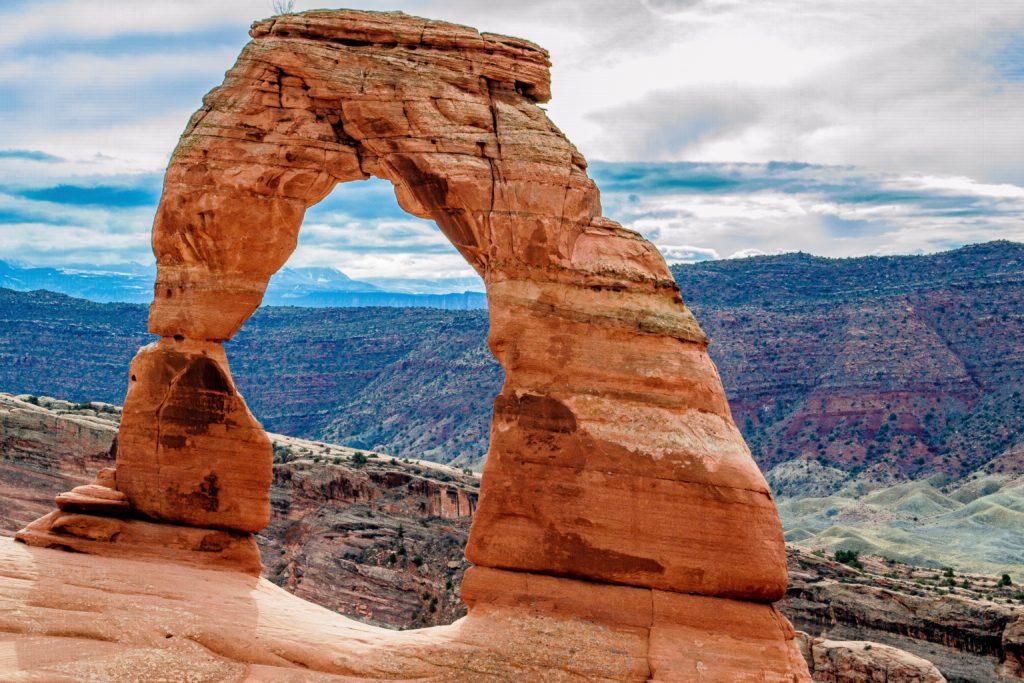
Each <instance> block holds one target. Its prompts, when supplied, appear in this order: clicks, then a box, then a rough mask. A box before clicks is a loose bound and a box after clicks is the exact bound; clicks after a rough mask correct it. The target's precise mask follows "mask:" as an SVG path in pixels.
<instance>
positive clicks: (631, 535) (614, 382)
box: [116, 12, 798, 673]
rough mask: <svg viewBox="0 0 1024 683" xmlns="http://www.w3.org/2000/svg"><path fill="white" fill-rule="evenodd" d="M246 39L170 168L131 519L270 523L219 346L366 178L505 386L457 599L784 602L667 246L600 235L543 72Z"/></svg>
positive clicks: (767, 523)
mask: <svg viewBox="0 0 1024 683" xmlns="http://www.w3.org/2000/svg"><path fill="white" fill-rule="evenodd" d="M251 34H252V37H253V41H252V42H250V43H249V44H248V45H247V46H246V48H245V49H244V51H243V52H242V54H241V56H240V57H239V59H238V61H237V63H236V64H235V66H234V67H233V68H232V69H231V70H230V71H229V72H228V73H227V75H226V78H225V80H224V83H223V85H221V86H220V87H218V88H216V89H214V90H213V91H211V92H210V93H209V94H208V95H207V96H206V97H205V98H204V103H203V107H202V108H201V109H200V110H199V111H198V112H197V113H196V114H195V115H194V116H193V117H192V119H191V121H190V122H189V124H188V126H187V128H186V130H185V133H184V134H183V136H182V138H181V142H180V143H179V145H178V147H177V149H176V150H175V152H174V155H173V158H172V160H171V163H170V165H169V167H168V169H167V174H166V179H165V184H164V192H163V196H162V198H161V201H160V206H159V209H158V212H157V216H156V221H155V225H154V229H153V249H154V252H155V254H156V256H157V262H158V268H159V270H158V275H157V280H156V285H155V295H154V301H153V305H152V307H151V310H150V318H149V328H150V331H151V332H153V333H155V334H158V335H160V337H161V339H160V341H159V342H157V343H156V344H154V345H151V346H149V347H147V348H145V349H143V350H141V351H140V352H139V354H138V356H137V357H136V359H135V360H134V361H133V364H132V371H131V372H132V382H131V385H130V388H129V392H128V396H127V399H126V404H125V411H124V419H123V423H122V426H121V432H120V437H119V439H120V446H119V452H118V462H117V478H116V484H117V488H118V489H119V490H120V491H122V492H124V493H125V494H126V495H127V497H128V500H129V501H130V503H131V505H132V508H133V509H134V510H135V511H137V512H138V513H140V514H142V515H144V516H146V517H148V518H151V519H156V520H163V521H166V522H171V523H175V524H184V525H191V526H196V527H211V528H217V529H223V530H228V531H230V532H252V531H257V530H259V529H260V528H262V527H263V526H264V525H265V524H266V521H267V519H268V515H269V502H268V489H269V482H270V478H271V452H270V445H269V442H268V441H267V438H266V436H265V435H264V434H263V431H262V429H261V428H260V426H259V424H258V423H257V422H256V421H255V420H254V419H253V418H252V416H251V415H250V414H249V412H248V410H247V409H246V408H245V405H244V401H243V400H242V399H241V397H240V396H239V395H238V392H237V391H236V390H235V388H234V385H233V383H232V382H231V379H230V371H229V369H228V365H227V360H226V358H225V356H224V354H223V349H222V348H221V342H222V341H224V340H226V339H229V338H230V337H231V336H232V335H233V334H234V333H235V332H236V331H237V330H238V329H239V327H240V326H241V325H242V324H243V323H244V321H245V320H246V318H248V316H249V315H250V314H251V313H252V312H253V311H254V310H255V309H256V308H257V306H258V305H259V303H260V301H261V299H262V296H263V293H264V290H265V288H266V286H267V282H268V280H269V278H270V276H271V275H272V274H273V273H274V272H275V271H276V270H277V269H278V268H280V267H281V266H282V265H283V264H284V262H285V260H286V259H287V258H288V256H289V255H290V254H291V252H292V250H293V249H294V248H295V244H296V238H297V235H298V231H299V227H300V224H301V222H302V218H303V214H304V212H305V210H306V209H307V208H308V207H309V206H311V205H312V204H315V203H316V202H317V201H319V200H321V199H322V198H323V197H325V196H326V195H327V194H328V193H329V192H330V190H331V189H332V188H333V187H334V186H335V185H336V184H337V183H339V182H347V181H353V180H360V179H365V178H367V177H369V176H376V177H379V178H386V179H388V180H390V181H391V182H392V183H393V184H394V186H395V190H396V194H397V196H398V200H399V203H400V204H401V206H402V207H403V208H405V209H406V210H407V211H409V212H410V213H413V214H415V215H417V216H421V217H424V218H431V219H433V220H434V221H436V222H437V224H438V225H439V226H440V228H441V230H442V231H443V232H444V234H445V235H446V236H447V237H448V238H449V239H450V240H451V242H452V243H453V244H454V245H455V247H456V248H457V249H458V250H459V251H460V252H461V253H462V255H463V256H464V257H465V258H466V260H467V261H468V262H469V263H470V264H472V265H473V267H474V268H476V270H477V271H478V272H479V273H480V275H481V276H482V277H483V279H484V282H485V283H486V287H487V296H488V302H489V309H490V322H491V326H490V337H489V344H490V347H491V349H492V351H493V352H494V354H495V356H496V357H497V359H498V361H499V362H500V363H501V365H502V366H503V367H504V370H505V375H506V380H505V384H504V386H503V388H502V390H501V393H500V395H499V396H498V397H497V399H496V402H495V411H494V420H493V424H492V428H491V446H490V451H489V455H488V458H487V461H486V465H485V471H484V475H483V482H482V492H481V498H480V503H479V508H478V511H477V514H476V518H475V521H474V524H473V529H472V533H471V537H470V541H469V546H468V548H467V551H466V554H467V557H468V558H469V559H470V560H471V561H472V562H473V563H474V564H475V565H476V566H477V569H474V570H473V571H472V572H471V573H470V575H469V578H467V584H466V586H467V593H466V595H467V596H468V601H469V602H470V603H471V604H475V603H479V602H480V601H485V602H493V603H500V602H502V601H503V600H505V601H507V600H509V599H511V598H510V597H509V596H508V592H509V591H512V592H513V593H514V592H515V590H516V589H515V588H514V587H511V586H510V585H508V584H507V581H508V579H507V578H502V579H500V580H499V579H494V578H489V577H491V574H488V572H489V571H491V570H508V571H511V572H519V573H522V574H521V575H522V576H531V575H537V574H543V575H550V576H556V577H569V578H574V579H585V580H588V581H595V582H603V583H609V584H622V585H626V586H633V587H638V588H642V589H648V590H652V591H653V592H654V594H655V596H656V595H660V594H662V593H663V592H664V594H665V595H678V594H689V595H702V596H710V597H713V598H739V599H741V600H744V601H755V602H761V603H767V602H770V601H773V600H777V599H779V598H780V597H781V596H782V595H783V593H784V591H785V586H786V568H785V550H784V544H783V539H782V532H781V527H780V524H779V520H778V516H777V513H776V510H775V506H774V503H773V501H772V498H771V495H770V492H769V490H768V487H767V485H766V483H765V480H764V478H763V477H762V475H761V473H760V472H759V471H758V469H757V466H756V465H755V464H754V462H753V460H752V458H751V457H750V453H749V451H748V449H747V448H746V446H745V444H744V442H743V439H742V437H741V435H740V433H739V431H738V430H737V429H736V427H735V425H734V424H733V421H732V418H731V415H730V411H729V406H728V403H727V402H726V398H725V394H724V391H723V389H722V385H721V382H720V380H719V377H718V374H717V372H716V370H715V368H714V365H713V364H712V362H711V360H710V358H709V357H708V355H707V343H708V340H707V338H706V337H705V335H704V333H703V332H702V331H701V329H700V327H699V325H698V324H697V322H696V320H695V319H694V317H693V316H692V314H691V313H690V311H689V310H688V309H687V308H686V306H685V305H684V304H683V302H682V300H681V298H680V295H679V291H678V289H677V287H676V285H675V283H674V281H673V279H672V276H671V274H670V272H669V270H668V268H667V266H666V264H665V262H664V260H663V258H662V257H661V255H660V254H659V253H658V251H657V250H656V249H655V248H654V246H653V245H651V244H650V243H649V242H647V241H646V240H645V239H644V238H643V237H641V236H640V235H639V234H637V233H635V232H633V231H630V230H627V229H625V228H622V227H621V226H619V225H618V224H617V223H615V222H613V221H610V220H608V219H606V218H603V217H601V207H600V200H599V193H598V190H597V188H596V186H595V185H594V183H593V182H592V181H591V180H590V178H589V177H588V176H587V174H586V162H585V160H584V159H583V157H582V156H581V155H580V154H579V152H578V151H577V150H576V149H575V148H574V147H573V146H572V145H571V144H570V143H569V142H568V141H567V140H566V139H565V137H564V136H563V135H562V134H561V132H560V131H559V130H558V129H557V128H556V127H555V126H554V125H553V124H552V123H551V122H550V121H549V120H548V118H547V116H546V115H545V113H544V111H543V110H542V109H541V108H540V107H539V106H538V105H537V103H538V102H543V101H546V100H547V99H548V96H549V75H548V66H549V62H548V56H547V53H546V52H544V51H543V50H542V49H540V48H539V47H537V46H535V45H533V44H531V43H528V42H526V41H523V40H519V39H515V38H508V37H504V36H497V35H492V34H486V33H485V34H480V33H478V32H476V31H475V30H473V29H470V28H465V27H460V26H453V25H451V24H444V23H441V22H434V21H428V20H423V19H418V18H414V17H408V16H405V15H396V14H377V13H366V12H311V13H304V14H299V15H288V16H282V17H277V18H274V19H269V20H266V21H262V22H257V23H256V24H254V25H253V28H252V31H251ZM501 576H504V574H503V573H501ZM654 601H655V602H657V598H656V597H655V598H654ZM727 602H729V603H730V604H731V601H727ZM687 604H689V603H687ZM737 604H740V603H737ZM687 609H689V608H687ZM730 609H732V608H730ZM736 609H739V608H738V607H737V608H736ZM744 609H745V608H744ZM764 609H766V610H769V611H768V612H765V614H771V615H774V616H772V617H770V618H771V619H776V620H781V617H778V616H777V613H775V612H774V611H772V610H771V608H769V607H767V606H764ZM683 611H685V610H683ZM680 613H681V612H680ZM759 614H760V613H759ZM680 618H681V617H680ZM758 618H761V617H758ZM779 623H784V620H781V621H780V622H779ZM786 628H788V624H787V625H786ZM780 633H783V634H785V633H789V634H790V635H789V636H786V635H781V636H771V637H770V638H769V640H771V639H772V638H775V639H776V640H773V641H772V642H773V643H774V644H773V645H772V647H775V645H779V646H781V645H782V644H783V641H785V639H786V638H788V637H791V631H786V629H785V628H784V629H782V631H780ZM765 652H766V653H767V652H768V650H765ZM791 652H792V649H791V648H789V646H788V645H786V647H785V648H783V649H782V650H778V649H776V650H772V653H773V654H770V655H769V654H765V655H764V656H765V657H766V660H765V661H766V662H769V663H768V664H766V667H767V669H771V670H772V671H775V672H777V673H778V672H782V671H784V670H790V669H789V668H788V667H794V666H796V667H797V668H798V665H795V664H793V662H792V661H790V660H786V658H787V657H789V656H790V655H789V654H786V653H791ZM780 653H781V654H780ZM779 657H782V658H783V659H778V658H779ZM783 660H786V661H783ZM767 669H766V670H767ZM792 670H796V669H792Z"/></svg>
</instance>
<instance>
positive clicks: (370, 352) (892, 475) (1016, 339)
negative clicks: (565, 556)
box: [0, 242, 1024, 486]
mask: <svg viewBox="0 0 1024 683" xmlns="http://www.w3.org/2000/svg"><path fill="white" fill-rule="evenodd" d="M672 271H673V273H674V275H675V277H676V279H677V281H678V282H679V285H680V288H681V290H682V293H683V298H684V299H685V300H686V301H687V303H688V304H689V305H690V306H691V307H692V308H693V309H694V311H695V312H696V314H697V318H698V320H700V322H701V324H702V325H703V326H704V329H705V330H706V331H707V332H708V334H709V335H710V337H711V339H712V344H711V347H710V351H711V355H712V358H713V359H714V360H715V362H716V364H717V365H718V368H719V371H720V373H721V376H722V380H723V382H724V384H725V388H726V391H727V393H728V396H729V400H730V403H731V405H732V410H733V415H734V416H735V418H736V422H737V424H738V425H739V427H740V429H741V430H742V431H743V434H744V436H745V438H746V439H747V443H748V444H749V445H750V448H751V450H752V452H753V454H754V457H755V459H756V460H757V461H758V463H759V464H760V465H761V466H762V468H764V469H765V470H766V471H767V470H770V469H772V468H774V467H776V466H779V465H781V464H783V463H788V462H797V463H809V464H810V465H813V466H814V467H817V468H818V470H821V468H826V469H827V470H828V472H829V473H830V477H831V478H832V479H835V480H836V482H841V481H843V480H845V478H846V477H849V476H861V475H863V476H865V477H868V478H870V479H871V480H875V481H886V482H890V483H895V482H898V481H901V480H904V479H906V478H908V477H921V476H926V475H930V474H933V473H938V472H948V473H951V474H955V475H958V476H959V475H961V474H963V473H966V472H972V471H985V472H997V473H998V472H1005V473H1007V474H1009V473H1011V472H1018V471H1024V399H1022V393H1021V392H1022V384H1024V245H1021V244H1016V243H1011V242H992V243H988V244H982V245H976V246H971V247H965V248H963V249H957V250H955V251H950V252H945V253H941V254H934V255H929V256H896V257H884V258H876V257H871V258H853V259H824V258H818V257H813V256H808V255H806V254H786V255H781V256H762V257H754V258H746V259H734V260H728V261H714V262H705V263H700V264H694V265H686V266H674V267H673V269H672ZM321 275H324V278H323V279H324V280H326V281H328V282H332V281H334V280H336V279H337V276H334V275H330V276H329V277H328V274H321ZM339 275H340V274H339ZM303 277H307V278H308V280H313V281H316V280H317V279H319V276H318V275H317V274H316V273H308V274H307V275H304V276H303ZM284 282H285V283H287V282H289V280H288V279H287V278H285V279H284ZM307 282H308V281H307ZM295 286H297V287H299V291H302V292H305V291H306V290H305V289H304V288H305V287H308V286H309V285H308V284H303V283H302V282H300V283H298V284H296V285H295ZM327 287H328V288H327V291H335V290H333V289H331V287H334V285H327ZM279 291H283V292H287V291H288V288H287V286H284V287H283V289H282V290H279ZM363 293H365V294H372V293H373V292H366V291H364V292H363ZM303 296H307V295H306V294H303ZM145 318H146V308H145V307H144V306H141V305H135V304H131V305H129V304H97V303H92V302H88V301H83V300H81V299H73V298H70V297H67V296H62V295H59V294H51V293H48V292H30V293H25V292H14V291H10V290H0V391H7V392H12V393H22V392H28V393H34V394H45V395H50V396H59V397H62V398H68V399H72V400H78V401H86V400H103V401H108V402H111V403H120V402H121V401H122V400H123V396H124V391H125V384H126V368H127V367H128V361H129V360H130V358H131V356H132V354H133V353H134V352H135V350H136V349H137V348H138V347H139V346H141V345H142V344H145V343H148V342H149V341H150V340H151V339H152V338H151V337H150V336H148V335H147V334H146V331H145ZM487 324H488V323H487V315H486V312H485V311H482V310H470V311H459V310H456V311H440V310H436V309H430V308H293V307H287V308H283V307H274V306H268V307H263V308H261V309H260V310H259V311H258V312H257V313H256V315H254V316H253V318H252V320H250V321H249V322H248V323H246V325H245V327H244V328H243V329H242V331H241V332H240V333H239V334H238V335H237V337H236V338H235V340H233V341H232V342H231V343H230V344H228V356H229V357H230V359H231V364H232V368H233V371H234V373H235V376H236V379H237V382H238V384H239V387H240V388H241V389H242V391H243V392H244V394H245V395H246V398H247V399H248V401H249V404H250V406H251V407H252V409H253V412H254V413H255V414H256V415H257V417H259V418H260V420H262V421H263V423H264V425H266V426H267V428H268V429H271V430H273V431H276V432H281V433H285V434H292V435H296V436H302V437H308V438H318V439H324V440H329V441H335V442H340V443H344V444H348V445H352V446H357V447H359V448H372V449H376V450H380V451H384V452H389V453H394V454H397V455H403V456H414V457H427V458H430V459H435V460H440V461H454V462H456V463H457V464H474V463H478V462H479V461H480V459H481V458H482V456H483V454H484V453H485V451H486V444H487V438H488V419H489V417H490V413H491V402H492V400H493V397H494V396H495V395H496V394H497V392H498V390H499V388H500V386H501V382H502V373H501V369H500V368H499V367H498V365H497V363H496V362H495V361H494V359H493V357H492V356H491V354H490V351H489V350H488V349H487V345H486V337H487ZM818 470H816V471H818ZM833 470H836V471H833ZM794 471H795V472H802V471H804V470H803V465H802V464H801V465H800V469H798V470H794ZM819 478H820V477H819ZM805 485H806V484H801V486H805ZM838 485H839V484H838V483H837V486H838Z"/></svg>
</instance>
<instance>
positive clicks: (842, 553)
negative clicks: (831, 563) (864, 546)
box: [833, 550, 864, 569]
mask: <svg viewBox="0 0 1024 683" xmlns="http://www.w3.org/2000/svg"><path fill="white" fill-rule="evenodd" d="M833 557H834V559H835V561H836V562H839V563H840V564H845V565H846V566H848V567H853V568H854V569H864V565H863V564H862V563H861V561H860V552H859V551H857V550H837V551H836V553H835V555H834V556H833Z"/></svg>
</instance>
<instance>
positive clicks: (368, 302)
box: [0, 261, 487, 310]
mask: <svg viewBox="0 0 1024 683" xmlns="http://www.w3.org/2000/svg"><path fill="white" fill-rule="evenodd" d="M155 274H156V270H155V268H153V267H152V266H142V265H139V264H137V263H127V264H119V265H116V266H110V267H108V268H107V269H104V270H97V269H88V268H70V267H69V268H40V267H31V266H19V265H16V264H13V263H9V262H6V261H0V287H4V288H7V289H13V290H15V291H19V292H30V291H34V290H37V289H45V290H48V291H51V292H57V293H60V294H67V295H68V296H74V297H79V298H82V299H88V300H89V301H95V302H97V303H114V302H119V303H149V302H150V300H151V299H152V298H153V278H154V276H155ZM263 303H264V304H266V305H269V306H305V307H312V308H321V307H329V306H335V307H362V306H388V307H398V308H421V307H429V308H441V309H445V310H471V309H480V308H487V297H486V296H485V295H484V293H483V292H472V291H467V292H451V293H410V292H401V291H389V290H385V289H382V288H380V287H377V286H375V285H372V284H370V283H368V282H360V281H359V280H353V279H352V278H350V277H349V276H347V275H345V274H344V273H342V272H341V271H340V270H337V269H335V268H283V269H281V270H280V271H279V272H278V273H277V274H275V275H274V277H273V278H271V280H270V285H269V286H268V287H267V294H266V296H265V297H264V300H263Z"/></svg>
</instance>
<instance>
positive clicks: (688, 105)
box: [0, 0, 1024, 291]
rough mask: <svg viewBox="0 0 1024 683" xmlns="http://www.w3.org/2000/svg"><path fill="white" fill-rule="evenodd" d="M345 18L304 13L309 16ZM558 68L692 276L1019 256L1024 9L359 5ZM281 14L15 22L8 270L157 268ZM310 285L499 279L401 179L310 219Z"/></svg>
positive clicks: (123, 0) (802, 1) (577, 135)
mask: <svg viewBox="0 0 1024 683" xmlns="http://www.w3.org/2000/svg"><path fill="white" fill-rule="evenodd" d="M324 6H328V7H331V6H338V5H334V4H331V3H325V2H323V1H322V0H311V1H306V0H297V1H296V3H295V9H296V10H304V9H314V8H319V7H324ZM344 6H347V7H354V8H360V9H401V10H403V11H405V12H406V13H409V14H416V15H420V16H426V17H431V18H436V19H443V20H448V21H454V22H457V23H464V24H468V25H471V26H474V27H476V28H478V29H480V30H482V31H492V32H498V33H506V34H511V35H517V36H521V37H524V38H528V39H530V40H533V41H535V42H537V43H540V44H541V45H543V46H544V47H546V48H547V49H548V50H549V51H550V52H551V57H552V62H553V67H552V89H553V99H552V101H551V102H550V103H549V104H547V105H545V107H546V109H547V111H548V115H549V116H550V117H551V119H552V120H553V121H554V122H555V123H556V124H557V125H558V126H559V128H561V129H562V131H563V132H564V133H565V134H566V135H567V136H568V137H569V139H570V140H572V141H573V142H574V143H575V144H576V145H577V147H579V149H580V151H581V152H583V154H584V155H585V156H586V157H587V158H588V160H589V161H590V162H591V166H590V173H591V175H592V176H593V177H594V178H595V180H596V181H597V182H598V185H599V186H600V187H601V189H602V196H603V206H604V213H605V215H606V216H608V217H609V218H613V219H615V220H618V221H619V222H621V223H622V224H623V225H626V226H627V227H630V228H633V229H635V230H638V231H640V232H641V233H643V234H644V235H645V236H647V237H648V238H649V239H651V240H652V241H653V242H654V243H655V244H657V245H658V247H659V248H660V249H661V250H662V253H663V254H665V256H666V258H667V259H668V260H669V261H671V262H692V261H700V260H707V259H715V258H734V257H743V256H749V255H756V254H764V253H779V252H786V251H805V252H810V253H813V254H819V255H823V256H833V257H841V256H856V255H865V254H908V253H928V252H934V251H939V250H944V249H950V248H954V247H957V246H961V245H963V244H969V243H976V242H983V241H988V240H992V239H1012V240H1022V241H1024V220H1022V214H1024V125H1022V124H1021V122H1022V120H1024V116H1022V113H1021V112H1024V1H1020V0H999V1H988V0H970V1H967V0H928V1H919V0H884V1H882V0H858V1H857V2H850V1H849V0H813V1H812V0H614V1H610V0H515V1H513V2H507V1H504V0H489V1H486V2H484V1H479V0H477V1H472V2H471V1H470V0H446V1H440V0H406V1H405V2H402V3H399V2H398V0H389V2H387V3H384V2H376V1H365V2H360V1H358V0H348V2H346V4H345V5H344ZM270 14H272V8H271V2H270V0H218V1H217V2H208V1H206V0H146V1H145V2H140V1H138V0H102V1H99V0H95V1H94V0H6V1H5V2H3V3H0V60H2V62H3V64H4V68H3V69H2V70H0V117H2V120H3V125H2V126H0V259H3V260H11V261H17V262H21V263H26V264H34V265H52V266H75V267H101V268H109V267H112V266H115V265H116V264H121V263H125V262H138V263H143V264H146V263H151V262H152V260H153V257H152V253H151V251H150V247H149V230H150V228H151V226H152V220H153V214H154V209H155V206H156V202H157V199H158V197H159V191H160V185H161V177H162V173H163V169H164V168H165V166H166V164H167V161H168V158H169V155H170V152H171V150H172V149H173V147H174V145H175V143H176V141H177V138H178V136H179V135H180V133H181V131H182V129H183V128H184V125H185V123H186V121H187V120H188V118H189V116H190V114H191V113H192V112H193V111H194V110H195V109H197V108H198V106H199V105H200V101H201V98H202V96H203V94H204V93H206V92H207V91H208V90H210V89H211V88H213V87H214V86H216V85H218V84H219V83H220V81H221V80H222V78H223V74H224V72H225V71H226V70H227V69H228V68H230V66H231V64H232V63H233V62H234V59H235V57H236V56H237V54H238V52H239V51H240V50H241V48H242V46H243V45H244V44H245V43H246V41H247V40H248V27H249V24H250V23H251V22H252V21H253V20H255V19H259V18H263V17H265V16H268V15H270ZM289 263H290V265H292V266H332V267H336V268H339V269H340V270H342V271H344V272H345V273H346V274H348V275H349V276H351V277H354V278H357V279H362V280H369V281H373V282H377V283H386V284H389V285H395V286H398V287H403V283H404V288H405V289H409V290H424V291H426V290H429V291H442V290H448V289H455V290H457V289H461V288H464V287H466V286H471V285H473V284H474V283H476V282H478V281H477V280H476V279H475V276H474V275H473V273H472V271H471V269H470V268H469V267H468V266H467V265H466V264H465V262H464V261H462V259H461V257H459V256H458V254H457V253H456V252H455V251H454V249H453V248H452V247H451V245H449V244H448V243H447V241H446V240H445V238H444V237H443V236H442V235H441V234H440V232H439V231H438V230H437V228H436V227H435V226H434V225H433V224H432V223H429V222H427V221H422V220H419V219H415V218H413V217H410V216H408V215H406V214H404V213H403V212H402V211H401V209H399V208H398V205H397V203H396V202H395V200H394V197H393V193H392V191H391V189H390V186H389V185H388V184H387V183H385V182H384V181H366V182H363V183H350V184H346V185H342V186H340V187H339V188H337V189H336V190H335V191H334V192H333V193H332V194H331V195H330V196H329V197H328V198H327V199H326V200H324V201H323V202H322V203H321V204H319V205H317V206H315V207H313V208H312V209H310V211H309V212H308V213H307V217H306V221H305V223H304V225H303V231H302V234H301V236H300V242H299V248H298V249H297V251H296V253H295V254H294V256H293V257H292V259H291V261H290V262H289Z"/></svg>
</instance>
